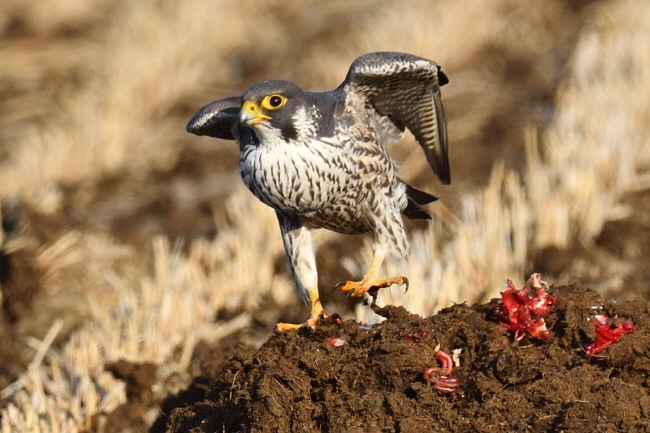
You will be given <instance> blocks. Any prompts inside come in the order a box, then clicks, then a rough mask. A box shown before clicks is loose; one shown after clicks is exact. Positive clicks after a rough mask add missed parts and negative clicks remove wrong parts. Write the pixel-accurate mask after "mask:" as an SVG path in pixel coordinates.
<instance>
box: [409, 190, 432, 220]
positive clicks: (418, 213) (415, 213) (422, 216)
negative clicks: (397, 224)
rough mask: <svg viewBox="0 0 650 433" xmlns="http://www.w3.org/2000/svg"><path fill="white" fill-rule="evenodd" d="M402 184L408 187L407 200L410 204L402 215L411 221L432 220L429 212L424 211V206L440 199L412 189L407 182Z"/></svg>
mask: <svg viewBox="0 0 650 433" xmlns="http://www.w3.org/2000/svg"><path fill="white" fill-rule="evenodd" d="M402 183H403V184H404V186H406V198H407V200H408V204H407V205H406V208H405V209H404V210H403V211H402V213H403V214H404V215H406V216H407V217H409V218H411V219H416V220H430V219H431V215H429V212H427V211H426V210H424V208H423V207H422V205H425V204H428V203H431V202H434V201H436V200H438V197H435V196H432V195H431V194H429V193H427V192H424V191H420V190H419V189H416V188H414V187H412V186H411V185H409V184H408V183H406V182H402Z"/></svg>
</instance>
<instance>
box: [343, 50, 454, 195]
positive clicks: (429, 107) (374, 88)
mask: <svg viewBox="0 0 650 433" xmlns="http://www.w3.org/2000/svg"><path fill="white" fill-rule="evenodd" d="M448 82H449V80H448V79H447V76H445V74H443V73H442V71H441V70H440V66H439V65H438V64H437V63H435V62H432V61H431V60H427V59H423V58H421V57H417V56H413V55H410V54H403V53H388V52H380V53H370V54H366V55H363V56H361V57H359V58H357V59H356V60H355V61H354V62H353V63H352V66H350V70H349V71H348V75H347V77H346V79H345V81H344V82H343V84H342V85H341V87H343V88H345V87H346V86H347V89H348V91H351V92H356V93H357V94H360V95H363V96H364V97H365V98H366V99H367V100H368V101H369V102H370V103H371V104H372V105H373V106H374V107H375V109H376V110H377V111H378V112H379V113H380V114H382V115H385V116H389V117H390V118H391V119H392V120H393V121H394V122H395V123H396V124H397V126H399V127H406V128H408V129H409V130H410V131H411V132H412V133H413V135H414V136H415V139H416V140H417V141H418V143H420V146H422V149H424V153H425V155H426V157H427V161H428V162H429V165H430V166H431V168H433V171H434V172H435V173H436V175H437V176H438V178H439V179H440V181H441V182H442V183H444V184H448V183H449V182H450V180H451V179H450V176H449V157H448V154H447V125H446V122H445V113H444V111H443V109H442V100H441V98H440V86H443V85H445V84H447V83H448Z"/></svg>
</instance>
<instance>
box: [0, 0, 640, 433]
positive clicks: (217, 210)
mask: <svg viewBox="0 0 650 433" xmlns="http://www.w3.org/2000/svg"><path fill="white" fill-rule="evenodd" d="M0 35H1V36H0V96H1V97H0V179H1V181H0V199H1V200H2V222H3V231H2V233H1V234H0V236H1V238H0V240H1V242H2V256H1V260H0V284H1V288H2V302H3V310H2V313H1V315H0V335H1V336H2V343H1V344H0V360H2V363H1V365H2V370H1V374H0V387H2V388H3V389H2V391H0V396H1V399H2V404H1V407H2V409H1V410H2V412H0V425H1V426H2V431H4V432H11V431H25V432H40V431H42V432H76V431H105V430H104V422H103V420H104V419H105V418H106V417H107V416H108V415H109V414H110V413H111V412H112V411H114V410H115V409H116V408H117V407H118V406H119V405H120V404H122V403H124V402H125V401H126V393H125V385H124V383H123V382H122V381H120V380H117V379H115V378H114V377H113V375H111V374H110V373H109V372H107V371H106V369H105V365H106V364H107V363H110V362H113V361H116V360H119V359H125V360H129V361H133V362H150V363H153V364H155V365H156V366H158V368H157V370H156V378H155V383H154V385H153V390H154V394H155V395H156V396H157V397H158V398H160V399H162V398H163V397H164V396H166V395H169V394H171V393H174V392H177V391H179V390H181V389H183V388H184V387H185V386H187V384H188V383H189V381H190V379H191V376H192V362H193V353H194V351H195V348H196V346H197V344H199V343H200V342H204V343H207V344H210V345H216V346H218V345H219V344H220V341H222V340H223V339H224V338H229V339H231V340H232V339H237V340H238V341H242V342H244V343H247V344H260V343H261V342H262V341H263V340H264V339H265V338H266V336H268V335H269V333H270V329H272V328H271V327H270V326H266V325H272V324H273V323H274V322H276V321H277V320H279V319H280V315H281V314H284V313H283V311H286V310H287V309H289V310H295V311H297V313H296V314H298V315H300V314H302V315H303V316H304V317H306V314H307V313H306V310H304V309H303V307H301V306H300V305H299V304H298V297H297V296H296V295H297V293H296V291H295V289H294V287H293V283H292V282H291V279H290V276H289V274H288V271H287V269H286V263H285V262H286V260H285V259H284V252H283V250H282V243H281V239H280V236H279V231H278V228H277V223H276V218H275V215H274V213H273V211H272V210H271V209H268V208H266V207H265V206H264V205H262V204H261V203H258V202H257V201H256V199H255V198H254V197H253V196H252V195H251V194H250V193H249V192H248V191H247V190H246V189H245V187H244V186H243V185H242V183H241V181H240V179H239V175H238V171H237V156H238V155H237V147H236V146H235V145H234V144H233V143H229V142H221V141H217V140H214V139H209V138H198V137H194V136H191V135H189V134H187V133H186V132H185V128H184V126H185V124H186V122H187V121H188V120H189V118H190V117H191V116H192V114H193V113H194V112H195V111H196V110H198V108H200V107H201V106H202V105H203V104H205V103H207V102H210V101H212V100H215V99H219V98H222V97H226V96H232V95H237V94H240V93H241V92H242V91H243V90H244V89H245V88H247V87H248V86H250V85H252V84H254V83H255V82H257V81H260V80H262V79H264V78H268V77H275V78H283V79H288V80H291V81H293V82H295V83H297V84H298V85H300V86H302V87H303V88H306V89H309V90H329V89H332V88H334V87H336V86H337V85H338V84H339V83H340V81H341V80H342V79H343V77H344V76H345V73H346V71H347V68H348V67H349V65H350V63H351V62H352V60H354V58H356V57H357V56H358V55H361V54H363V53H366V52H371V51H404V52H409V53H413V54H416V55H420V56H422V57H426V58H430V59H432V60H435V61H437V62H438V63H440V64H441V65H442V67H443V70H444V71H445V73H446V74H447V75H448V76H449V78H450V84H449V85H447V86H445V87H444V88H443V102H444V104H445V110H446V115H447V120H448V127H449V137H450V159H451V166H452V184H451V186H449V187H442V186H441V185H439V184H437V183H436V182H435V181H434V179H433V175H432V173H430V169H429V168H428V166H427V164H426V161H425V159H424V158H423V157H422V154H421V151H420V150H419V148H418V147H417V145H415V144H414V143H413V142H412V139H410V138H409V139H405V140H404V141H403V142H402V143H400V144H395V145H393V147H392V149H391V152H392V154H393V155H394V156H395V158H396V159H397V160H398V161H399V163H400V165H401V167H402V174H401V176H402V177H403V178H405V179H407V180H409V181H411V182H412V183H414V184H415V185H417V186H419V187H422V188H423V189H426V190H428V191H433V192H434V193H435V194H436V195H437V196H439V197H440V198H441V200H440V201H438V202H436V203H435V204H433V205H431V206H430V211H431V212H432V213H433V215H434V219H433V220H432V221H431V222H430V223H429V224H428V225H426V224H425V225H422V224H413V225H411V226H410V228H411V256H410V259H409V260H408V261H407V262H406V263H400V264H389V266H387V271H391V270H392V271H397V270H398V269H401V270H402V271H403V272H405V275H407V276H408V277H409V280H410V281H411V288H410V290H409V291H408V293H406V294H403V293H401V292H400V291H399V289H397V288H395V289H394V290H390V291H386V292H383V293H381V295H380V301H381V302H390V303H397V304H401V305H405V306H406V307H407V308H409V309H410V310H411V311H413V312H416V313H418V314H422V315H430V314H433V313H434V312H435V311H437V310H438V309H439V308H441V307H445V306H449V305H451V304H452V303H454V302H455V303H461V302H469V303H473V302H478V301H485V300H488V299H490V298H491V297H494V296H496V295H497V294H498V293H499V291H501V290H504V287H505V285H504V282H505V280H506V278H511V279H513V280H516V281H517V282H518V285H519V282H521V281H524V280H525V279H526V278H527V276H528V275H529V274H530V273H531V272H533V271H542V272H544V277H545V279H546V280H547V281H549V282H551V281H554V282H556V283H581V284H586V285H589V286H591V287H594V288H596V289H597V290H599V291H601V292H602V293H606V294H608V295H609V296H615V297H632V296H641V297H644V298H646V299H648V298H650V289H649V288H648V284H647V282H648V276H649V275H650V273H649V271H648V269H650V261H648V260H647V259H646V257H647V256H648V252H650V251H649V250H650V236H649V235H648V234H646V233H647V232H648V225H649V224H650V220H649V219H648V217H647V216H646V215H647V214H648V212H647V210H648V209H650V201H649V200H648V197H649V195H648V193H647V192H648V190H650V121H649V120H650V51H648V49H647V47H648V43H649V42H650V4H646V3H645V2H639V1H635V0H615V1H604V0H603V1H594V2H589V1H578V0H575V1H559V0H558V1H554V0H544V1H538V2H528V1H526V0H496V1H492V2H489V3H488V2H481V1H477V0H456V1H454V0H437V1H433V0H432V1H413V2H391V1H371V0H361V1H357V2H349V1H343V0H339V1H326V0H325V1H324V0H321V1H313V0H305V1H300V2H297V1H296V2H288V1H277V0H271V1H268V2H259V1H258V2H252V1H249V0H243V1H228V0H222V1H217V0H215V1H198V0H185V1H180V0H178V1H160V0H159V1H152V0H145V1H141V2H127V1H123V0H113V1H110V0H73V1H67V0H66V1H64V0H52V1H49V2H25V1H22V0H4V1H3V2H2V3H0ZM315 239H316V241H317V243H318V245H319V255H318V258H319V269H320V272H321V285H322V289H323V293H324V294H325V292H329V288H331V287H332V285H333V284H334V283H336V282H337V281H340V280H343V279H346V278H349V277H360V276H361V275H362V274H363V272H364V271H365V270H366V268H367V266H368V265H369V259H370V254H369V245H368V243H367V240H368V239H366V238H365V237H359V238H357V240H358V242H354V243H355V244H356V245H365V246H362V247H361V248H359V247H356V246H350V242H349V238H347V237H344V236H340V235H336V234H333V233H328V232H323V231H321V232H318V234H317V236H316V237H315ZM326 300H328V303H327V304H328V305H326V308H327V309H329V310H334V309H336V308H341V309H342V311H344V312H345V311H347V310H346V309H345V308H346V307H345V306H342V302H341V299H340V297H329V298H326ZM270 305H272V306H273V307H269V306H270ZM224 311H227V312H229V314H227V315H226V316H228V317H227V320H225V319H219V320H217V318H218V317H222V316H223V315H222V313H223V312H224ZM350 314H351V313H350ZM356 314H357V316H358V317H359V318H360V319H363V320H365V319H367V318H368V314H367V311H366V310H365V309H364V307H361V306H358V307H357V312H356ZM259 322H262V325H261V326H260V323H259ZM255 327H257V328H255ZM251 329H257V331H256V332H251ZM157 416H158V410H157V409H156V408H155V407H153V408H152V409H151V410H149V411H148V412H146V413H145V415H144V416H143V421H142V423H143V425H151V424H152V423H153V422H154V420H155V419H156V418H157ZM133 431H136V430H133ZM138 431H139V430H138Z"/></svg>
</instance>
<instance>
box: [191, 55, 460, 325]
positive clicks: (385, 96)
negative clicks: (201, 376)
mask: <svg viewBox="0 0 650 433" xmlns="http://www.w3.org/2000/svg"><path fill="white" fill-rule="evenodd" d="M447 83H448V79H447V77H446V76H445V74H443V73H442V71H441V69H440V66H439V65H438V64H437V63H435V62H433V61H430V60H427V59H423V58H421V57H417V56H414V55H410V54H404V53H391V52H378V53H370V54H365V55H363V56H361V57H359V58H357V59H356V60H355V61H354V62H353V63H352V65H351V66H350V69H349V71H348V73H347V76H346V77H345V80H344V81H343V83H342V84H341V85H340V86H339V87H337V88H336V89H334V90H332V91H330V92H307V91H304V90H302V89H301V88H300V87H298V86H296V85H295V84H292V83H290V82H288V81H283V80H266V81H262V82H261V83H259V84H256V85H254V86H252V87H250V88H249V89H248V90H246V91H245V92H244V93H243V95H241V96H234V97H230V98H225V99H221V100H218V101H214V102H212V103H210V104H208V105H206V106H204V107H203V108H201V109H200V110H199V111H198V112H197V113H196V114H195V115H194V117H193V118H192V119H191V120H190V122H189V123H188V124H187V128H186V129H187V131H188V132H190V133H192V134H196V135H206V136H210V137H216V138H221V139H227V140H236V141H237V143H238V144H239V149H240V151H241V155H240V159H239V171H240V174H241V177H242V179H243V181H244V184H246V186H247V187H248V189H249V190H250V191H251V192H252V193H253V194H254V195H255V196H256V197H257V198H258V199H259V200H261V201H262V202H263V203H265V204H266V205H268V206H270V207H272V208H273V209H274V210H275V212H276V214H277V218H278V222H279V223H280V231H281V233H282V240H283V243H284V248H285V251H286V254H287V258H288V260H289V265H290V268H291V274H292V277H293V280H294V282H295V284H296V286H297V287H298V291H299V292H300V295H301V297H302V298H303V299H304V300H305V301H306V302H309V303H310V305H311V317H310V318H309V320H307V321H306V322H305V323H303V324H290V323H278V324H277V326H276V331H279V332H282V331H287V330H291V329H298V328H300V327H308V328H310V329H312V330H313V329H315V328H316V326H317V324H318V321H319V320H320V319H322V318H325V317H327V316H326V315H325V312H324V311H323V307H322V305H321V302H320V300H319V295H318V275H317V270H316V259H315V253H314V246H313V244H312V239H311V234H310V231H311V230H312V229H315V228H325V229H328V230H333V231H335V232H339V233H349V234H352V233H364V232H370V233H372V236H373V243H372V249H373V258H372V264H371V265H370V268H369V269H368V271H367V273H366V275H365V276H364V277H363V279H362V280H361V281H345V282H343V283H340V284H338V285H337V286H336V287H335V288H337V287H338V288H340V289H341V290H343V291H344V292H346V293H347V294H348V295H349V296H351V297H362V296H363V294H364V293H368V294H369V295H372V296H373V297H375V296H376V294H377V291H378V290H379V289H380V288H383V287H389V286H391V285H393V284H398V285H404V286H405V287H406V288H407V289H408V280H407V278H406V277H404V276H395V277H391V278H387V279H381V278H380V277H379V275H378V272H379V269H380V266H381V264H382V262H383V261H384V259H385V258H387V257H391V258H393V257H394V258H403V257H405V256H406V255H407V254H408V249H409V246H408V240H407V237H406V233H405V230H404V222H403V220H402V215H405V216H407V217H409V218H414V219H430V218H431V217H430V215H429V214H428V213H427V212H426V211H425V210H424V208H423V207H422V206H423V205H425V204H428V203H430V202H433V201H435V200H437V198H436V197H434V196H432V195H430V194H428V193H426V192H423V191H420V190H418V189H416V188H414V187H413V186H411V185H409V184H407V183H406V182H404V181H403V180H401V179H399V178H398V177H397V172H398V167H397V165H396V163H395V162H394V161H393V160H392V159H391V157H390V156H389V155H388V152H387V149H386V147H387V145H388V144H389V143H394V142H397V141H399V140H400V139H401V138H402V137H403V135H404V131H405V129H408V130H409V131H411V133H412V134H413V135H414V137H415V139H416V140H417V142H418V143H419V144H420V146H421V147H422V149H423V150H424V155H425V157H426V158H427V161H428V163H429V165H430V166H431V168H432V169H433V171H434V172H435V174H436V175H437V177H438V179H439V180H440V181H441V183H443V184H448V183H449V182H450V176H449V158H448V156H447V128H446V123H445V116H444V112H443V108H442V101H441V96H440V86H443V85H445V84H447Z"/></svg>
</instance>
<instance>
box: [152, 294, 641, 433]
mask: <svg viewBox="0 0 650 433" xmlns="http://www.w3.org/2000/svg"><path fill="white" fill-rule="evenodd" d="M551 292H552V293H553V294H554V295H556V296H557V297H558V301H557V308H556V309H555V311H554V312H553V313H552V314H551V316H550V317H549V318H548V320H547V323H548V327H549V329H550V330H551V339H550V340H549V341H548V342H546V343H539V342H533V341H530V340H528V338H527V337H526V338H524V339H523V340H521V341H519V342H516V341H514V339H513V335H512V333H511V332H510V331H508V330H506V329H505V328H504V327H502V326H500V325H499V324H497V323H495V322H494V321H491V320H487V318H488V316H489V305H488V304H484V305H477V306H473V307H469V306H467V305H455V306H453V307H451V308H447V309H445V310H442V311H440V312H439V313H438V314H436V315H435V316H432V317H428V318H422V317H420V316H416V315H412V314H410V313H408V312H407V311H406V310H404V309H402V308H398V307H387V308H383V309H380V310H378V312H379V313H380V314H381V315H383V316H384V317H386V320H385V321H384V322H382V323H380V324H376V325H374V326H373V327H371V328H367V327H363V326H359V325H358V324H357V323H355V322H353V321H347V322H345V323H344V324H343V325H341V326H336V325H323V326H322V327H321V328H320V329H319V330H318V331H317V332H316V333H315V334H314V335H311V336H305V335H298V334H296V333H286V334H283V335H279V336H274V337H271V338H270V339H269V340H268V341H267V342H266V343H265V344H264V345H263V346H262V347H261V348H260V349H259V351H255V350H253V349H241V350H239V351H238V352H237V353H236V354H235V355H234V356H233V357H231V358H230V360H229V361H227V362H226V363H224V364H222V365H221V366H220V367H219V368H218V369H213V370H212V371H206V372H205V376H206V377H212V378H216V380H214V381H211V383H212V384H211V385H210V389H209V390H206V392H205V397H204V398H203V399H201V398H197V395H196V393H195V392H193V393H192V396H191V398H190V399H189V400H188V401H183V400H182V399H179V398H178V397H176V398H175V400H174V402H175V404H176V409H173V410H172V411H170V412H168V416H169V420H168V423H167V431H168V432H188V431H191V432H214V431H219V432H222V431H223V432H241V431H246V432H262V431H265V432H267V431H274V432H290V431H291V432H419V431H468V432H469V431H514V430H516V431H539V432H543V431H558V430H568V431H634V430H637V429H641V430H645V429H648V428H650V421H648V419H649V417H650V396H649V395H648V385H650V383H649V379H648V378H649V377H650V346H649V344H650V339H649V338H648V337H649V326H648V325H649V320H650V314H649V313H650V310H649V308H648V307H649V306H648V303H647V302H646V301H643V300H636V301H625V302H605V301H604V300H603V299H602V297H601V296H600V295H599V294H597V293H596V292H594V291H592V290H590V289H586V288H582V287H559V288H554V289H551ZM595 314H606V315H608V316H610V317H615V316H618V319H615V322H616V323H617V324H618V323H620V321H622V320H627V321H630V322H633V323H634V324H635V325H636V330H635V331H634V332H633V333H631V334H628V335H624V336H623V337H622V338H621V340H620V342H618V343H617V344H614V345H612V346H610V347H609V348H607V349H606V350H604V351H603V352H601V353H600V354H599V355H597V356H587V355H586V354H585V352H584V349H583V345H585V344H587V343H589V342H591V341H593V339H594V327H593V325H592V323H591V322H590V321H589V320H588V318H589V317H592V316H593V315H595ZM419 330H421V331H419ZM409 333H410V334H414V333H415V334H416V335H417V336H418V337H420V336H421V338H417V337H416V338H405V335H407V334H409ZM331 338H340V339H343V340H345V341H346V342H347V344H345V345H341V346H339V347H335V346H334V345H332V344H331V343H330V342H328V339H331ZM348 344H349V345H348ZM437 344H440V345H441V348H442V350H444V351H447V352H448V353H452V352H453V351H454V350H456V351H458V350H460V352H459V354H458V356H457V357H458V360H459V363H460V365H459V366H457V367H456V368H455V369H454V371H453V375H455V376H457V377H458V378H459V379H460V380H461V382H462V385H461V387H460V388H459V389H457V390H456V391H454V392H452V393H450V394H440V393H438V392H436V390H434V388H433V387H432V386H431V385H429V384H428V383H427V382H425V381H424V380H423V376H422V372H423V370H424V369H425V368H426V367H430V366H436V365H437V361H436V358H435V356H434V354H435V346H436V345H437ZM203 379H204V378H203ZM203 379H202V378H197V379H196V380H199V381H201V380H203ZM204 383H205V382H204ZM182 394H183V393H181V394H180V395H182ZM167 407H168V406H167ZM159 421H160V420H159ZM158 425H160V424H159V423H158Z"/></svg>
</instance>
